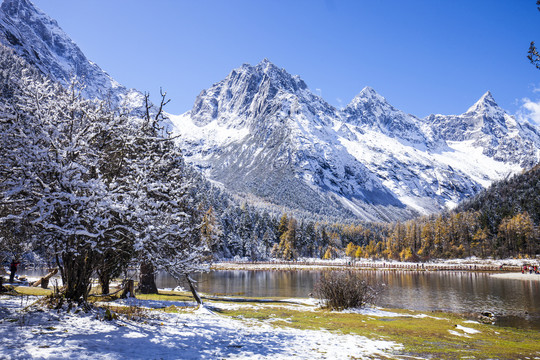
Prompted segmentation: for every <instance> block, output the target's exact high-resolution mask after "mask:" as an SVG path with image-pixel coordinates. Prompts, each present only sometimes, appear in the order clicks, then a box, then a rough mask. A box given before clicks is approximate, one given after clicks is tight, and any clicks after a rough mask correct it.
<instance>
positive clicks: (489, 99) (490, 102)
mask: <svg viewBox="0 0 540 360" xmlns="http://www.w3.org/2000/svg"><path fill="white" fill-rule="evenodd" d="M501 112H503V110H502V109H501V108H500V107H499V105H497V103H496V102H495V99H494V98H493V95H492V94H491V92H490V91H487V92H486V93H485V94H484V95H482V97H481V98H480V99H479V100H478V101H477V102H475V103H474V105H473V106H471V107H470V108H469V109H468V110H467V112H466V114H469V113H501Z"/></svg>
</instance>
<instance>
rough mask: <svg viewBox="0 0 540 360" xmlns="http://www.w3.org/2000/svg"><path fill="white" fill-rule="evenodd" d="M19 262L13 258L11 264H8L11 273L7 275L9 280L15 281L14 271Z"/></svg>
mask: <svg viewBox="0 0 540 360" xmlns="http://www.w3.org/2000/svg"><path fill="white" fill-rule="evenodd" d="M19 264H20V262H18V261H16V260H15V259H13V261H12V262H11V265H10V266H9V270H10V271H11V275H10V276H9V282H10V283H13V281H15V273H16V272H17V265H19Z"/></svg>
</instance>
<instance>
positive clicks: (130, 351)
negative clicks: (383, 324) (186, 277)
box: [0, 296, 400, 359]
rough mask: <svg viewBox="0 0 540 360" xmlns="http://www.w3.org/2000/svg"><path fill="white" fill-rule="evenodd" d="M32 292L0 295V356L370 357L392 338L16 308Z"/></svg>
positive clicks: (224, 320) (385, 350) (220, 320)
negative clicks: (116, 318) (127, 319)
mask: <svg viewBox="0 0 540 360" xmlns="http://www.w3.org/2000/svg"><path fill="white" fill-rule="evenodd" d="M34 300H35V298H32V297H10V296H1V297H0V317H1V319H0V337H1V338H2V342H1V344H0V357H1V358H2V359H71V358H77V359H222V358H226V359H247V358H249V359H286V358H288V359H290V358H294V359H327V358H329V357H331V358H336V359H347V358H356V359H368V358H369V359H371V358H379V357H387V356H391V355H390V354H391V352H392V351H393V350H395V349H398V348H400V345H398V344H396V343H393V342H390V341H380V340H371V339H368V338H365V337H362V336H354V335H342V334H335V333H330V332H328V331H323V330H321V331H313V330H297V329H291V328H279V327H275V326H272V325H271V324H266V323H262V322H255V321H253V320H242V319H231V318H229V317H224V316H219V315H216V314H214V313H212V312H209V311H193V312H189V313H174V314H170V313H164V312H152V316H151V317H150V318H149V319H147V320H146V321H142V322H134V321H125V320H116V321H104V320H102V318H103V317H102V314H101V313H100V312H99V311H97V310H93V311H92V312H90V313H83V312H79V313H78V314H72V313H56V312H53V311H44V312H32V313H24V312H21V309H22V308H24V307H25V306H27V305H29V304H30V303H31V302H33V301H34Z"/></svg>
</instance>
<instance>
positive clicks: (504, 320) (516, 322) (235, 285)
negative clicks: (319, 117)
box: [23, 270, 540, 330]
mask: <svg viewBox="0 0 540 360" xmlns="http://www.w3.org/2000/svg"><path fill="white" fill-rule="evenodd" d="M360 272H361V273H362V274H364V275H365V277H366V279H368V281H370V282H371V283H373V284H385V290H384V291H383V292H382V293H381V295H380V296H379V299H378V301H377V305H379V306H381V307H385V308H400V309H411V310H419V311H425V312H427V313H429V312H431V311H449V312H455V313H467V314H476V313H480V312H483V311H490V312H492V313H494V314H496V316H497V317H496V319H497V320H496V324H497V325H500V326H513V327H520V328H532V329H539V330H540V281H534V280H529V281H524V280H515V279H500V278H495V277H492V276H491V274H489V273H481V272H457V271H431V272H416V271H384V270H377V271H374V270H360ZM23 273H25V274H26V275H28V276H42V271H25V272H23ZM320 276H321V271H308V270H301V271H299V270H289V271H287V270H274V271H270V270H257V271H248V270H219V271H211V272H209V273H204V274H195V275H194V276H193V278H194V279H195V280H197V282H198V284H197V286H198V290H199V291H200V292H202V293H205V294H209V295H212V294H219V295H240V296H246V297H251V296H253V297H283V298H298V297H299V298H307V297H309V294H310V293H312V292H313V287H314V285H315V283H316V282H317V280H318V279H319V278H320ZM538 276H540V275H538ZM156 283H157V286H158V287H159V288H175V287H176V286H177V283H176V281H175V280H174V279H173V278H172V277H171V276H169V275H168V274H166V273H159V274H157V276H156Z"/></svg>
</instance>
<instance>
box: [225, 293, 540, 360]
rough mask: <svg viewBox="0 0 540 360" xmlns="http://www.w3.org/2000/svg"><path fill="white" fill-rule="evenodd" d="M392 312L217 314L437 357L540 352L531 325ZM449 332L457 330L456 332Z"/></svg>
mask: <svg viewBox="0 0 540 360" xmlns="http://www.w3.org/2000/svg"><path fill="white" fill-rule="evenodd" d="M259 305H261V304H260V303H259ZM392 311H393V312H397V313H399V314H400V315H401V316H394V317H375V316H370V315H362V314H348V313H339V312H330V311H326V310H320V309H317V310H315V311H302V310H294V309H288V308H271V307H267V308H265V307H264V305H263V306H262V307H261V306H259V307H258V308H257V309H251V308H249V307H246V308H241V309H239V310H222V311H221V312H220V313H221V314H222V315H226V316H231V317H243V318H248V319H254V320H259V321H268V320H270V319H271V320H272V321H271V324H272V325H274V326H279V327H291V328H296V329H311V330H320V329H324V330H328V331H331V332H338V333H343V334H356V335H361V336H365V337H368V338H371V339H380V340H387V341H394V342H396V343H399V344H402V345H403V349H402V350H400V351H399V352H398V353H397V354H396V355H406V356H420V357H429V358H436V359H461V358H463V357H470V358H474V359H493V358H495V359H516V358H524V357H530V358H535V357H540V333H539V332H538V331H535V330H523V329H514V328H501V327H496V326H493V325H486V324H480V323H470V322H465V321H466V319H465V318H463V317H461V316H459V315H455V314H447V313H433V314H430V316H424V317H419V316H418V315H419V314H420V313H419V312H413V311H407V310H392ZM456 325H461V326H463V327H466V328H470V329H475V330H477V331H479V333H474V334H468V333H466V332H464V331H462V330H460V329H459V328H457V327H456ZM450 331H453V332H455V333H458V334H459V336H458V335H455V334H452V333H451V332H450Z"/></svg>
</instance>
